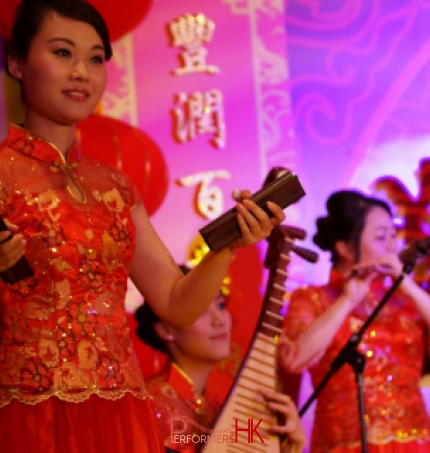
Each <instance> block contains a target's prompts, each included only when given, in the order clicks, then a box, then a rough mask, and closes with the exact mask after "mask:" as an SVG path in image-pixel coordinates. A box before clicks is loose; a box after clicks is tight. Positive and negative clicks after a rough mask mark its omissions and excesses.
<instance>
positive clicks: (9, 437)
mask: <svg viewBox="0 0 430 453" xmlns="http://www.w3.org/2000/svg"><path fill="white" fill-rule="evenodd" d="M71 186H73V190H71ZM137 202H138V199H137V197H136V195H135V193H134V192H133V191H132V189H131V186H130V184H129V182H128V180H127V179H126V178H125V176H124V175H122V174H121V173H120V172H118V171H117V170H116V169H114V168H112V167H109V166H106V165H102V164H97V163H95V162H94V161H92V160H91V159H88V158H85V157H84V156H82V155H81V154H80V151H79V149H78V147H77V146H76V145H73V146H72V147H71V149H70V150H69V153H68V158H67V161H66V160H64V157H63V155H62V154H61V153H60V152H59V150H57V149H56V148H55V146H53V145H51V144H49V143H47V142H45V141H43V140H40V139H38V138H36V137H33V136H31V135H30V134H29V133H28V132H27V131H26V130H24V129H22V128H20V127H18V126H13V125H12V126H10V128H9V133H8V137H7V143H6V144H5V145H4V146H3V148H2V149H1V150H0V215H1V216H2V217H4V218H7V219H8V220H10V221H11V222H12V223H14V224H16V225H17V226H18V227H19V232H20V233H21V234H23V235H24V238H25V239H26V240H27V247H26V257H27V259H28V261H29V263H30V265H31V266H32V268H33V269H34V271H35V276H34V277H31V278H28V279H25V280H23V281H21V282H19V283H17V284H14V285H8V284H3V283H0V316H1V318H0V451H1V452H2V453H7V452H19V453H25V452H31V453H42V452H43V453H59V452H70V453H78V452H79V453H83V452H85V453H87V452H88V453H92V452H94V453H96V452H97V453H99V452H104V453H106V452H112V453H113V452H115V453H118V452H127V453H132V452H137V451H138V452H148V453H154V452H161V451H164V450H163V449H162V446H161V438H160V436H159V432H158V431H157V429H158V425H157V421H156V419H155V417H154V412H153V408H152V405H151V403H150V400H149V398H147V393H146V390H145V387H144V384H143V381H142V378H141V374H140V369H139V365H138V363H137V360H136V357H135V355H134V352H133V350H132V346H131V343H130V340H129V327H128V324H127V320H126V316H125V308H124V299H125V293H126V290H127V276H128V272H129V269H130V265H131V261H132V256H133V250H134V234H135V230H134V226H133V223H132V221H131V217H130V211H131V209H132V208H133V206H134V205H135V204H136V203H137Z"/></svg>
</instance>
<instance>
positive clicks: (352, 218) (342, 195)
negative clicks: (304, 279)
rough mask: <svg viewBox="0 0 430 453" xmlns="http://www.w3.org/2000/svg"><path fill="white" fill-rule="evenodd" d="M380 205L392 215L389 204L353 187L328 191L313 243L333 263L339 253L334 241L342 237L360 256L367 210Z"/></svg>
mask: <svg viewBox="0 0 430 453" xmlns="http://www.w3.org/2000/svg"><path fill="white" fill-rule="evenodd" d="M374 207H380V208H382V209H384V210H385V211H387V213H388V214H389V215H390V217H392V212H391V209H390V207H389V205H388V204H387V203H386V202H385V201H383V200H380V199H378V198H374V197H370V196H367V195H365V194H363V193H361V192H359V191H357V190H339V191H337V192H334V193H332V194H331V195H330V197H329V199H328V200H327V203H326V208H327V213H328V215H327V216H325V217H319V218H318V219H317V222H316V224H317V232H316V234H315V235H314V237H313V241H314V243H315V244H316V245H317V246H318V247H319V248H320V249H321V250H328V251H330V252H331V261H332V263H333V264H334V265H336V264H337V262H338V259H339V256H338V254H337V252H336V248H335V243H336V242H337V241H345V242H348V243H350V244H352V245H353V247H354V252H355V257H356V260H357V261H358V260H359V259H360V238H361V233H362V231H363V229H364V225H365V222H366V216H367V214H368V212H369V211H370V210H371V209H372V208H374Z"/></svg>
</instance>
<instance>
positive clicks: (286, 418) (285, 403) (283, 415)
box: [260, 389, 306, 453]
mask: <svg viewBox="0 0 430 453" xmlns="http://www.w3.org/2000/svg"><path fill="white" fill-rule="evenodd" d="M260 393H261V394H262V395H263V397H264V399H265V401H266V405H267V407H268V408H269V410H270V411H271V412H273V413H275V414H277V416H278V418H279V423H280V424H279V425H273V426H271V427H270V432H271V433H273V434H278V435H279V436H280V437H281V438H282V437H286V441H287V446H288V448H287V449H286V450H284V451H286V452H289V453H301V452H302V451H303V449H304V447H305V444H306V435H305V430H304V428H303V425H302V422H301V420H300V416H299V413H298V411H297V408H296V405H295V404H294V402H293V400H292V399H291V398H290V397H289V396H288V395H284V394H283V393H280V392H274V391H270V390H265V389H260Z"/></svg>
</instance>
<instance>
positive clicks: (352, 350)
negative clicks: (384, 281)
mask: <svg viewBox="0 0 430 453" xmlns="http://www.w3.org/2000/svg"><path fill="white" fill-rule="evenodd" d="M416 258H417V256H414V257H412V258H411V259H410V260H409V261H408V262H407V263H405V264H404V266H403V271H402V273H401V274H400V275H399V276H398V277H397V278H396V280H394V282H393V284H392V286H391V287H390V289H389V290H388V291H387V293H386V294H385V295H384V297H383V298H382V299H381V301H380V302H379V303H378V305H377V306H376V307H375V309H374V310H373V312H372V313H371V314H370V316H369V317H368V318H367V319H366V321H365V322H364V324H363V325H362V327H361V328H360V329H359V330H358V332H356V333H353V334H352V335H351V336H350V338H349V340H348V341H347V343H346V344H345V346H344V347H343V348H342V349H341V350H340V351H339V354H338V355H337V357H336V358H335V359H334V360H333V362H332V363H331V365H330V370H329V371H328V373H327V374H326V375H325V376H324V377H323V379H322V381H321V382H320V383H319V384H318V385H317V387H316V388H315V390H314V392H313V393H312V395H311V396H310V398H309V399H308V400H307V401H306V403H305V404H304V405H303V407H302V408H301V409H300V411H299V415H300V417H301V416H303V415H304V414H305V412H306V411H307V410H308V409H309V407H310V405H311V404H312V403H313V401H314V400H315V399H316V398H317V396H318V395H319V394H320V392H321V391H322V389H323V388H324V387H325V386H326V384H327V382H328V381H329V379H330V378H331V377H332V376H333V374H334V373H336V372H337V371H338V370H339V369H340V368H341V367H342V365H343V364H344V363H349V364H350V365H351V366H352V368H353V370H354V374H355V381H356V383H357V398H358V407H359V417H360V428H361V451H362V453H367V451H368V450H367V433H366V422H365V419H364V391H363V371H364V368H365V364H366V358H365V356H364V354H362V353H361V352H359V351H357V346H358V345H359V343H360V342H361V340H362V337H363V334H364V332H365V331H366V329H367V328H368V326H369V324H370V323H371V322H372V321H373V320H374V319H375V318H376V316H377V315H378V314H379V312H380V311H381V310H382V308H383V307H384V305H385V304H386V303H387V302H388V300H389V298H390V297H391V296H392V294H393V293H394V291H396V289H397V288H398V287H399V285H400V284H401V283H402V281H403V279H404V278H405V277H406V275H407V274H410V273H411V272H412V269H413V268H414V266H415V261H416Z"/></svg>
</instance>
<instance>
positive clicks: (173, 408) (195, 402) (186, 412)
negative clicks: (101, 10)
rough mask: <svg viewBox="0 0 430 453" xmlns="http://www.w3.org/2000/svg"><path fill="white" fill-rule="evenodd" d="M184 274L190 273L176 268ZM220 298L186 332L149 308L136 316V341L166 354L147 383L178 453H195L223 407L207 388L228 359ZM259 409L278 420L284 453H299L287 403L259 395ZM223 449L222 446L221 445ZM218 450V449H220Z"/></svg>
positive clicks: (227, 324) (295, 420)
mask: <svg viewBox="0 0 430 453" xmlns="http://www.w3.org/2000/svg"><path fill="white" fill-rule="evenodd" d="M180 268H181V269H182V271H183V272H184V274H187V273H188V272H190V269H189V268H187V267H186V266H180ZM227 292H228V288H226V287H225V286H222V287H221V290H220V292H219V293H218V294H217V296H216V297H215V299H214V300H213V301H212V303H211V304H210V305H209V307H208V309H207V310H206V311H205V312H204V313H203V314H202V315H201V316H200V317H199V318H198V319H197V321H195V322H194V324H192V325H191V326H190V327H189V328H188V329H177V328H175V327H173V326H171V325H169V324H167V323H166V322H163V321H161V320H160V319H159V318H158V317H157V316H156V315H155V313H154V312H153V311H152V309H151V308H150V307H149V306H148V304H143V305H141V306H140V307H139V308H138V309H137V310H136V312H135V319H136V321H137V323H138V326H137V329H136V333H137V336H138V337H139V338H140V339H141V340H142V341H143V342H144V343H146V344H147V345H149V346H150V347H152V348H153V349H154V350H155V351H160V352H162V353H164V354H166V356H167V358H168V360H167V361H166V364H165V367H164V369H163V370H162V371H161V372H160V373H158V374H156V375H155V376H152V377H150V378H149V379H147V380H146V386H147V390H148V392H149V394H150V395H151V398H152V400H153V402H154V408H155V411H156V414H157V419H158V422H159V424H160V429H161V431H162V433H163V438H164V445H165V446H167V447H169V448H171V449H173V450H175V451H176V450H177V451H180V452H181V453H195V452H197V451H200V449H201V448H202V447H203V449H204V445H205V443H206V442H207V437H208V435H215V434H216V433H214V432H213V431H211V428H213V426H214V423H215V422H216V419H217V416H218V415H219V411H220V410H221V408H222V403H223V401H220V400H219V398H218V397H217V396H215V395H214V394H211V393H210V390H209V389H207V388H206V383H207V380H208V377H209V375H210V373H211V371H212V370H213V368H214V366H215V365H216V364H217V363H219V362H220V361H221V360H223V359H225V358H227V357H228V355H229V354H230V333H231V328H232V320H231V315H230V313H229V311H228V307H227V301H226V295H227ZM261 393H262V395H259V396H257V398H259V397H260V398H261V404H269V406H268V407H269V408H270V407H271V406H270V404H275V406H273V407H272V408H273V409H274V410H275V411H278V412H279V414H282V416H283V418H284V419H285V423H284V424H282V423H281V424H280V425H277V426H274V427H272V429H273V432H274V433H276V434H285V436H286V441H287V442H288V447H289V448H288V450H287V451H288V453H301V451H302V450H303V447H304V445H305V434H304V429H303V427H302V424H301V422H300V418H299V415H298V412H297V409H296V407H295V405H294V403H293V402H292V400H291V399H290V398H289V397H288V396H286V395H282V394H280V393H276V392H272V391H268V390H266V391H263V389H262V390H261ZM224 446H225V447H226V448H227V444H224ZM220 448H222V446H221V445H220Z"/></svg>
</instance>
